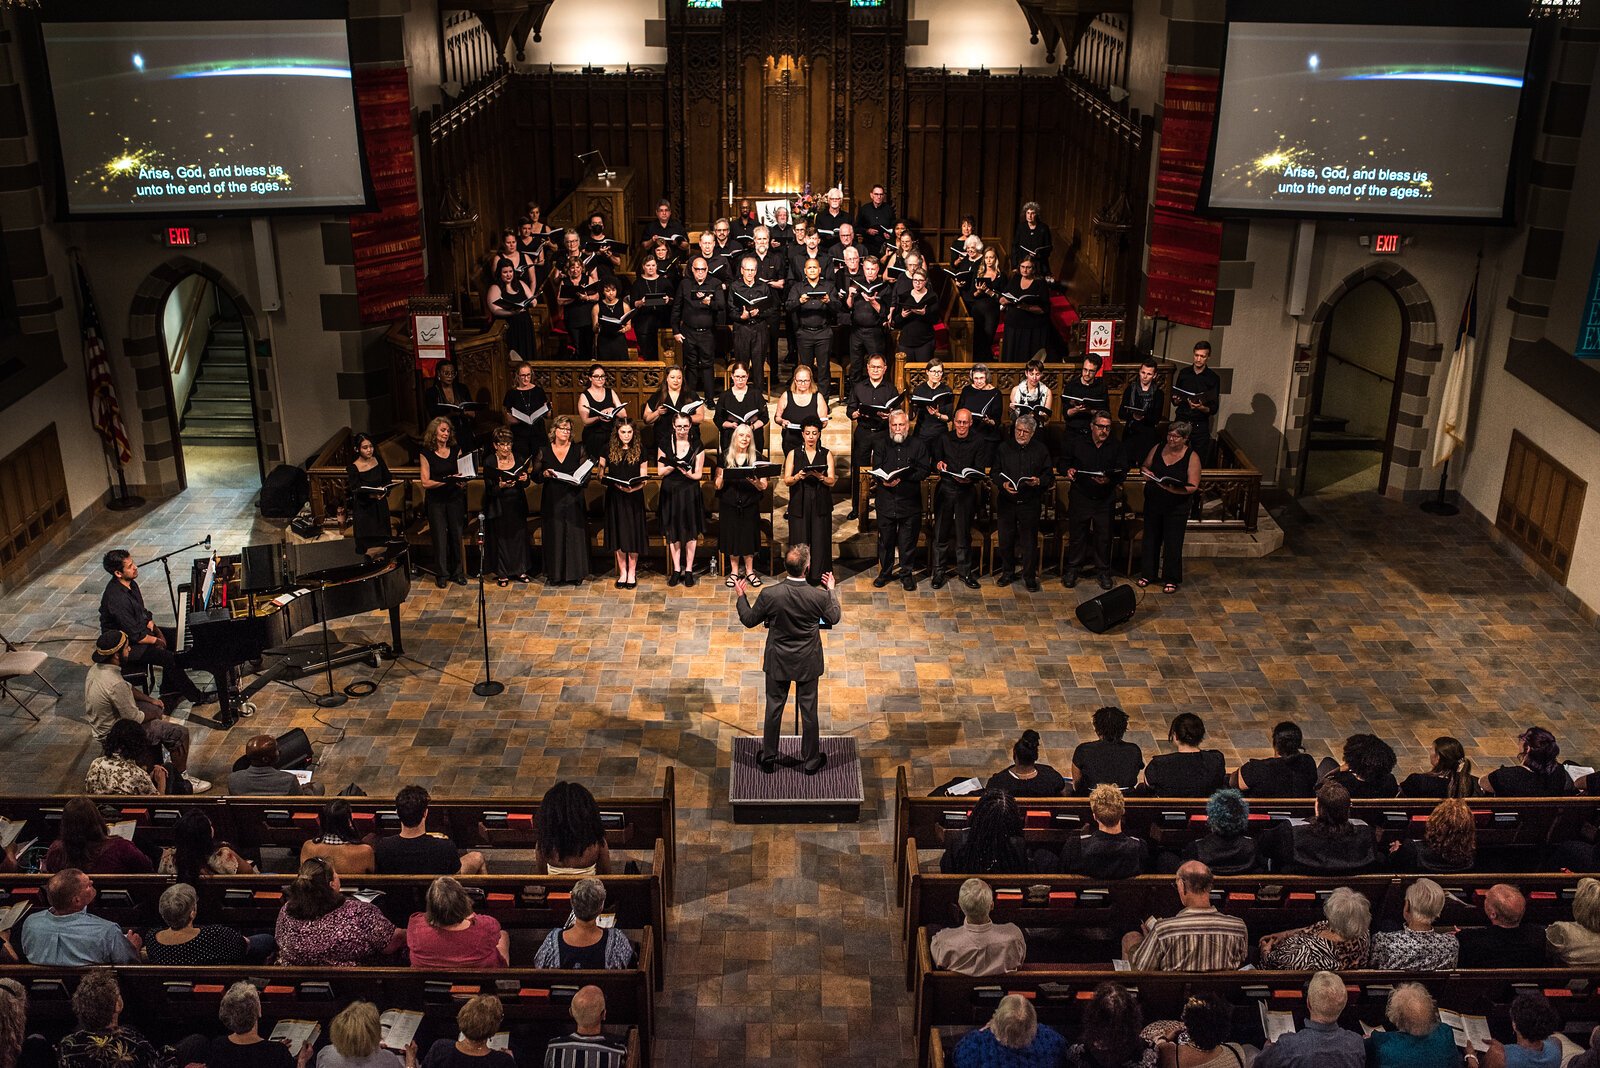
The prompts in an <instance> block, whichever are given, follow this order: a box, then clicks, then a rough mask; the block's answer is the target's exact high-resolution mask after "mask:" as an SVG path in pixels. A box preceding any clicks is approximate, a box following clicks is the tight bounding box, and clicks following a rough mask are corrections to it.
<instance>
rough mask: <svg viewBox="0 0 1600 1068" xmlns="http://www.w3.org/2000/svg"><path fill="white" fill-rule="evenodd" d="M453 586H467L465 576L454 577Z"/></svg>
mask: <svg viewBox="0 0 1600 1068" xmlns="http://www.w3.org/2000/svg"><path fill="white" fill-rule="evenodd" d="M455 584H456V585H457V586H465V585H466V584H467V576H465V575H457V576H456V577H455Z"/></svg>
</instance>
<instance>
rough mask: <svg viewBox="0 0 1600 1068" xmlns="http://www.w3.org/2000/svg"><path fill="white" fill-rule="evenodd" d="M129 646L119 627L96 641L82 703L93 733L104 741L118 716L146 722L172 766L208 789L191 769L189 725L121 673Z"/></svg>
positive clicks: (198, 787) (199, 791) (193, 785)
mask: <svg viewBox="0 0 1600 1068" xmlns="http://www.w3.org/2000/svg"><path fill="white" fill-rule="evenodd" d="M128 648H129V642H128V636H127V635H126V634H124V633H123V632H122V631H120V630H108V631H106V632H105V633H104V634H102V635H100V640H99V642H97V643H96V644H95V650H94V666H93V667H91V668H90V669H89V673H88V674H87V675H85V676H84V679H83V706H84V711H86V712H87V713H88V714H89V724H90V727H91V728H92V729H93V730H94V736H95V737H96V738H98V739H100V740H102V741H103V740H104V739H105V736H106V735H107V734H108V733H109V732H110V731H111V725H112V724H113V723H115V722H117V720H119V719H131V720H133V722H135V723H138V724H141V725H143V727H144V730H145V734H146V735H147V736H149V738H150V742H151V744H152V745H159V746H162V747H163V748H165V749H166V750H167V752H168V753H170V754H171V755H172V767H173V769H174V770H175V771H177V772H178V774H180V775H182V776H183V777H184V779H185V780H187V781H188V783H189V786H190V788H191V789H193V790H194V792H195V793H197V794H203V793H205V792H206V791H207V790H209V789H211V784H210V783H209V782H207V781H206V780H204V779H197V778H195V777H194V776H193V775H190V774H189V772H188V767H189V728H188V727H185V726H184V725H183V724H181V723H174V722H173V721H172V720H170V719H168V718H167V709H166V707H165V706H164V705H163V704H161V703H160V702H159V701H156V700H155V699H154V698H151V697H149V696H146V695H145V694H142V693H139V692H138V691H137V690H135V689H134V688H133V684H132V683H130V682H129V681H128V680H127V679H125V678H123V677H122V665H123V663H124V658H125V657H126V655H127V651H128Z"/></svg>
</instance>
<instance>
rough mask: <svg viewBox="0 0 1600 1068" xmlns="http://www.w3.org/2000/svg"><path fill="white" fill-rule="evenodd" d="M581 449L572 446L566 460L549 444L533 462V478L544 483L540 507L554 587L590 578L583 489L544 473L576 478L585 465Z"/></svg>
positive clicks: (548, 571)
mask: <svg viewBox="0 0 1600 1068" xmlns="http://www.w3.org/2000/svg"><path fill="white" fill-rule="evenodd" d="M584 459H585V456H584V450H583V447H582V446H581V445H577V444H574V445H570V446H568V448H567V458H566V459H565V460H561V459H558V458H557V457H556V452H555V445H553V444H547V445H545V447H544V448H543V449H542V450H540V452H539V458H538V460H536V461H534V468H533V469H534V471H535V475H534V477H535V478H536V479H538V480H539V481H541V482H543V483H544V496H543V500H542V503H541V505H540V509H539V511H540V513H541V516H542V519H543V523H542V525H541V527H540V529H541V530H542V531H543V533H544V574H545V578H546V579H548V580H549V581H550V582H552V583H557V584H559V583H563V582H570V583H573V584H574V585H576V584H577V583H579V582H582V581H583V580H584V579H586V578H588V577H589V533H588V529H587V528H586V527H585V525H584V518H583V487H582V486H574V485H573V484H572V483H570V482H563V481H561V480H560V479H558V478H545V477H544V471H545V469H546V468H548V469H549V470H551V471H560V472H561V473H562V474H567V475H570V474H573V473H574V472H576V471H577V470H578V468H579V467H581V466H582V465H583V462H584Z"/></svg>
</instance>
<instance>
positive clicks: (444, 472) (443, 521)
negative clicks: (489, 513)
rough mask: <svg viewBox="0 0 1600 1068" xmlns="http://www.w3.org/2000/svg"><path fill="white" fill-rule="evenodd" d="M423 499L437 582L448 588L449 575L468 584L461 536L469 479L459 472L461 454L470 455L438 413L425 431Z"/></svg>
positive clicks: (464, 522) (440, 586) (464, 530)
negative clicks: (446, 583) (446, 585)
mask: <svg viewBox="0 0 1600 1068" xmlns="http://www.w3.org/2000/svg"><path fill="white" fill-rule="evenodd" d="M422 441H423V445H424V448H423V450H422V470H421V478H420V479H419V481H420V482H421V483H422V489H423V500H424V502H425V503H426V504H427V506H428V530H429V532H430V533H431V534H432V535H433V583H434V585H436V586H438V587H439V588H440V589H443V588H444V584H445V578H446V577H447V576H448V577H449V578H452V579H454V580H455V583H456V585H457V586H465V585H466V584H467V564H466V560H465V559H464V558H463V556H462V553H461V539H462V537H464V536H465V534H466V525H467V490H466V482H467V479H466V478H465V477H463V476H461V475H460V474H459V471H460V462H461V457H463V456H469V455H471V454H470V453H466V452H463V451H462V450H461V448H460V447H459V446H458V445H457V443H456V442H457V439H456V431H455V427H454V425H452V424H451V422H450V420H448V419H446V418H444V417H443V416H435V417H434V420H433V422H431V423H429V424H428V429H427V430H425V431H423V432H422Z"/></svg>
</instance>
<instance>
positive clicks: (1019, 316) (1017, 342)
mask: <svg viewBox="0 0 1600 1068" xmlns="http://www.w3.org/2000/svg"><path fill="white" fill-rule="evenodd" d="M1000 315H1001V318H1002V321H1003V322H1004V323H1005V327H1006V332H1005V333H1004V334H1002V335H1000V359H1001V361H1002V362H1004V363H1024V362H1026V361H1028V360H1031V359H1033V358H1034V357H1035V356H1037V355H1038V354H1039V352H1040V350H1041V349H1043V348H1045V344H1046V341H1047V340H1048V338H1049V334H1050V330H1051V326H1050V287H1049V286H1048V285H1046V284H1045V281H1044V279H1042V278H1039V277H1037V271H1036V263H1035V261H1034V260H1033V259H1032V257H1024V258H1023V259H1022V260H1021V261H1020V262H1019V263H1018V264H1017V276H1016V277H1015V278H1013V279H1011V280H1010V281H1009V282H1007V283H1006V285H1005V288H1004V289H1002V290H1001V291H1000Z"/></svg>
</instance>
